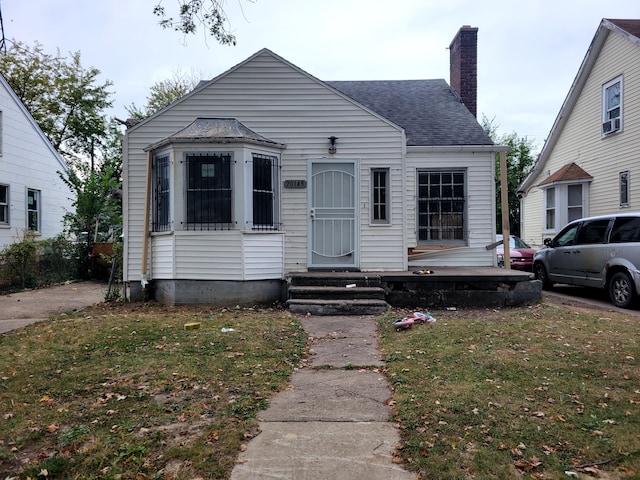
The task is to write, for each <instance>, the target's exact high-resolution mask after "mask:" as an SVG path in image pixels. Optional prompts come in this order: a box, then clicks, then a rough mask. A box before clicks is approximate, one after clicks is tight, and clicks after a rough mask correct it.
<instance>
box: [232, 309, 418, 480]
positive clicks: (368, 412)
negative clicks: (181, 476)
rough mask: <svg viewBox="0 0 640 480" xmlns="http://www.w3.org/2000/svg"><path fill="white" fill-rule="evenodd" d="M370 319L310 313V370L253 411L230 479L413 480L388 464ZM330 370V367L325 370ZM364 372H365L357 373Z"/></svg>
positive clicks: (388, 438) (382, 385)
mask: <svg viewBox="0 0 640 480" xmlns="http://www.w3.org/2000/svg"><path fill="white" fill-rule="evenodd" d="M376 321H377V319H376V317H347V316H341V317H324V316H312V317H305V318H303V319H302V320H301V322H302V326H303V328H304V330H305V331H306V332H307V334H308V335H309V337H310V342H311V348H312V353H313V355H312V356H311V357H310V364H309V367H310V368H302V369H299V370H297V371H295V372H294V373H293V375H292V376H291V379H290V385H289V388H287V390H285V391H283V392H280V393H279V394H277V395H276V396H275V397H273V398H272V400H271V403H270V406H269V408H268V409H267V410H265V411H263V412H261V413H260V414H259V418H260V425H259V426H260V430H261V433H260V434H259V435H258V436H256V437H255V438H253V439H252V440H251V441H250V442H249V443H248V445H247V449H246V451H244V452H243V453H241V454H240V456H239V458H238V463H237V465H236V466H235V468H234V469H233V472H232V473H231V480H256V479H287V480H311V479H314V480H315V479H318V480H325V479H332V480H340V479H345V480H347V479H348V480H415V478H416V476H415V475H414V474H412V473H409V472H406V471H405V470H403V469H402V467H401V466H400V465H397V464H395V463H393V462H392V459H393V452H394V450H395V447H396V445H397V444H398V442H399V435H398V432H397V430H396V429H395V427H394V426H393V424H392V423H390V422H389V421H388V420H389V416H390V414H391V412H390V409H389V407H387V405H386V403H385V400H388V399H389V398H390V397H391V390H390V388H389V384H388V382H387V380H386V377H385V376H384V375H382V374H380V373H378V372H377V371H376V369H375V367H379V366H382V365H384V362H382V360H381V355H380V352H379V351H378V349H377V337H376ZM327 367H331V368H327ZM362 367H366V368H362Z"/></svg>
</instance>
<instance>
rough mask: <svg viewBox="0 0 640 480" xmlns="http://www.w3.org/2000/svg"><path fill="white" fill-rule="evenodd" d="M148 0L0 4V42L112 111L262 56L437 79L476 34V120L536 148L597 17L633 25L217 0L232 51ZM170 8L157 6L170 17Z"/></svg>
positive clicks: (326, 71) (335, 71)
mask: <svg viewBox="0 0 640 480" xmlns="http://www.w3.org/2000/svg"><path fill="white" fill-rule="evenodd" d="M156 3H157V1H156V0H0V8H1V10H2V19H3V26H4V35H5V38H6V39H8V40H19V41H22V42H26V43H27V44H29V45H33V43H34V42H35V41H38V42H40V43H41V44H42V45H43V47H44V49H45V51H47V52H48V53H55V51H56V49H60V51H61V52H62V53H63V54H64V55H67V56H68V53H69V52H76V51H80V53H81V58H82V63H83V65H84V66H85V67H89V66H93V67H96V68H98V69H99V70H101V72H102V75H103V77H102V79H103V80H106V79H109V80H111V81H112V82H113V84H114V85H113V87H112V90H113V92H114V100H115V104H114V109H113V110H112V112H111V113H112V114H113V115H115V116H117V117H120V118H125V117H126V111H125V109H124V107H125V106H126V105H130V104H131V103H132V102H135V103H136V104H137V105H138V106H143V105H144V104H145V103H146V97H147V95H148V93H149V87H150V86H151V85H152V84H154V83H155V82H157V81H161V80H164V79H167V78H170V77H171V76H172V72H174V71H176V69H180V70H181V71H182V72H185V73H191V72H195V73H196V74H201V75H202V77H203V78H205V79H209V78H213V77H215V76H217V75H219V74H220V73H223V72H224V71H226V70H228V69H229V68H231V67H233V66H234V65H236V64H238V63H240V62H242V61H243V60H245V59H246V58H247V57H249V56H251V55H252V54H254V53H255V52H257V51H258V50H260V49H262V48H265V47H266V48H269V49H270V50H272V51H273V52H275V53H276V54H278V55H280V56H281V57H284V58H285V59H287V60H288V61H290V62H291V63H293V64H295V65H296V66H298V67H299V68H301V69H303V70H305V71H306V72H308V73H309V74H311V75H313V76H315V77H316V78H319V79H320V80H386V79H394V80H407V79H432V78H444V79H445V80H446V81H447V82H448V81H449V50H448V49H447V48H448V46H449V44H450V43H451V40H452V39H453V37H454V36H455V34H456V32H457V31H458V29H459V28H460V27H461V26H462V25H470V26H472V27H477V28H478V29H479V30H478V118H479V119H481V118H482V116H483V115H484V116H486V117H488V118H489V119H494V124H495V125H498V126H499V128H498V132H499V133H501V134H503V133H510V132H517V133H518V135H520V136H527V137H528V138H530V139H531V140H533V141H534V142H535V143H536V144H537V146H538V149H539V148H541V147H542V144H543V142H544V139H545V138H546V136H547V135H548V133H549V130H550V129H551V126H552V124H553V122H554V120H555V117H556V115H557V113H558V111H559V109H560V107H561V105H562V102H563V101H564V99H565V97H566V95H567V93H568V91H569V87H570V86H571V83H572V81H573V79H574V77H575V75H576V73H577V71H578V68H579V66H580V64H581V62H582V60H583V58H584V56H585V54H586V52H587V49H588V47H589V44H590V43H591V40H592V39H593V36H594V35H595V32H596V29H597V27H598V25H599V23H600V20H601V19H602V18H640V1H639V0H616V1H615V2H603V1H602V0H396V1H394V2H392V1H390V0H386V1H381V0H254V1H249V0H226V2H225V9H226V11H227V14H228V16H229V18H230V21H231V30H232V32H233V33H234V34H235V35H236V37H237V45H236V46H222V45H219V44H217V43H216V42H215V40H213V39H207V38H206V37H205V36H204V35H203V34H202V32H201V33H200V34H197V35H195V36H188V37H185V36H184V35H182V34H179V33H176V32H173V31H170V30H163V29H161V28H160V27H159V26H158V19H157V17H155V16H154V15H153V13H152V9H153V6H154V5H155V4H156ZM176 3H177V2H176V0H163V5H164V6H165V7H166V8H167V9H168V10H170V9H171V8H173V6H174V5H175V4H176Z"/></svg>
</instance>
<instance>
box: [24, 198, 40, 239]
mask: <svg viewBox="0 0 640 480" xmlns="http://www.w3.org/2000/svg"><path fill="white" fill-rule="evenodd" d="M27 228H28V229H29V230H33V231H34V232H39V231H40V191H39V190H32V189H28V190H27Z"/></svg>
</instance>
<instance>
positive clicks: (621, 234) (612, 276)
mask: <svg viewBox="0 0 640 480" xmlns="http://www.w3.org/2000/svg"><path fill="white" fill-rule="evenodd" d="M544 245H545V246H544V247H543V248H541V249H540V250H538V251H537V252H536V254H535V256H534V258H533V272H534V274H535V277H536V279H538V280H540V281H541V282H542V288H544V289H549V288H551V287H552V286H553V284H554V283H565V284H570V285H581V286H585V287H596V288H601V289H606V291H607V292H608V293H609V298H610V299H611V302H612V303H613V304H614V305H616V306H617V307H622V308H628V307H630V306H631V305H632V304H633V303H634V302H635V299H636V295H637V293H638V292H640V270H639V269H640V213H623V214H617V215H602V216H599V217H589V218H582V219H580V220H574V221H573V222H571V223H569V224H568V225H567V226H565V227H564V228H563V229H562V230H561V231H560V233H558V234H557V235H556V236H555V237H554V238H553V239H549V238H547V239H545V240H544Z"/></svg>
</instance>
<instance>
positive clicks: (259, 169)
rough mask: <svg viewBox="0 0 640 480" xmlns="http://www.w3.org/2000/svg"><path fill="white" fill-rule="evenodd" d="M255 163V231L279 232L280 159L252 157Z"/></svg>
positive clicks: (256, 155)
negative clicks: (278, 190)
mask: <svg viewBox="0 0 640 480" xmlns="http://www.w3.org/2000/svg"><path fill="white" fill-rule="evenodd" d="M252 162H253V226H252V228H253V229H254V230H277V229H278V218H277V213H278V208H277V203H278V202H277V185H278V177H279V175H278V158H277V157H274V156H269V155H260V154H257V153H254V154H253V155H252Z"/></svg>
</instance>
